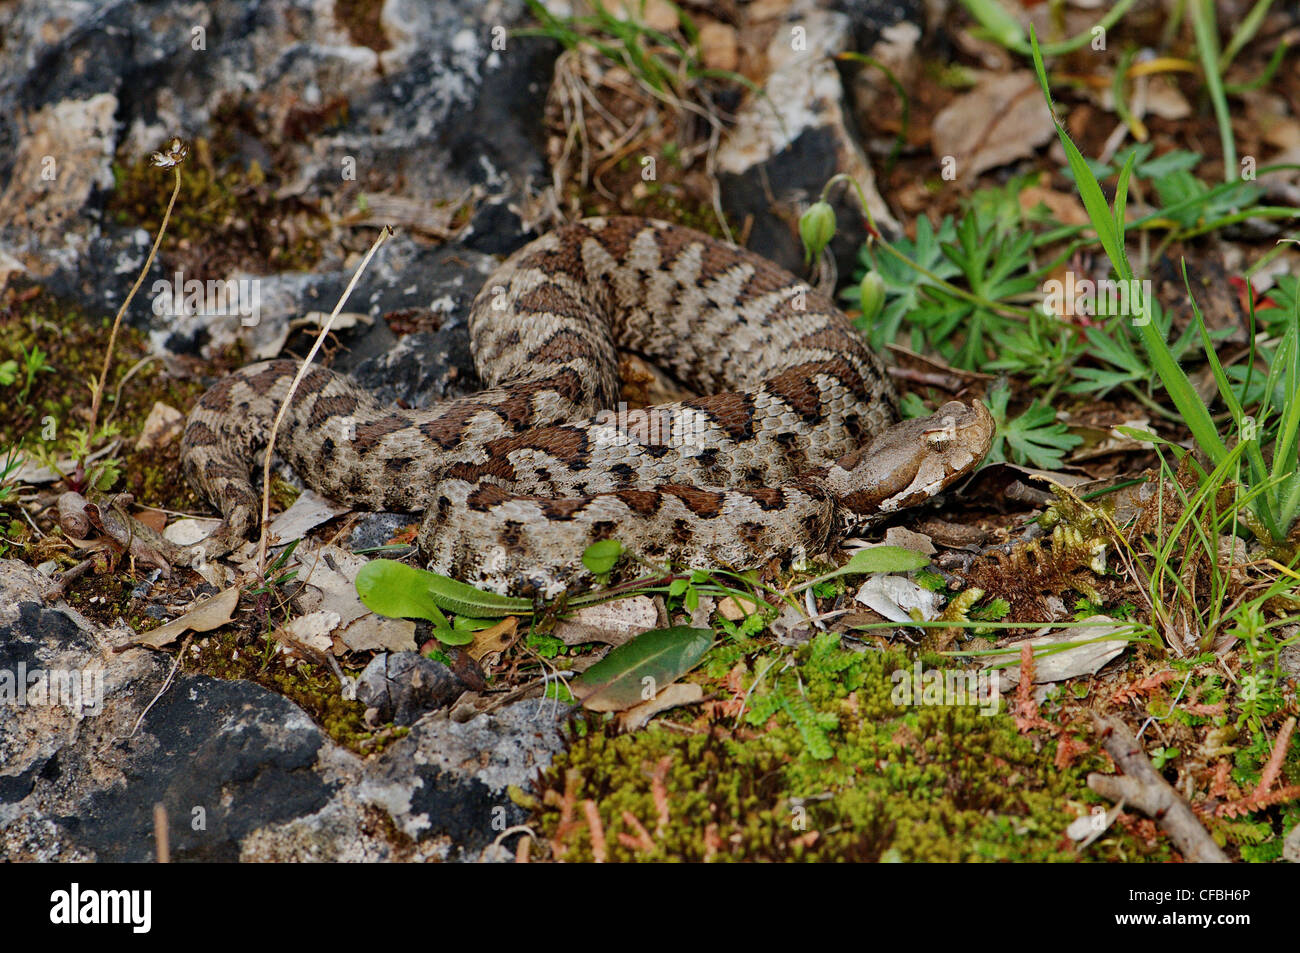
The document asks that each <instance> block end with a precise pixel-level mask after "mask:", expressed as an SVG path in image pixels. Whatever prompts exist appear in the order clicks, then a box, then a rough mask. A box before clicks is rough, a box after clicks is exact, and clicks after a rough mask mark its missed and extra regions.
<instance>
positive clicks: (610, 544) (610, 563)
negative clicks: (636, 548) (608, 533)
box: [582, 539, 623, 576]
mask: <svg viewBox="0 0 1300 953" xmlns="http://www.w3.org/2000/svg"><path fill="white" fill-rule="evenodd" d="M622 555H623V544H622V543H621V542H619V541H618V540H617V539H602V540H600V541H599V542H596V543H592V544H591V545H590V546H588V547H587V549H586V550H585V551H584V552H583V554H582V564H583V565H584V566H586V567H587V571H588V572H590V573H591V574H592V575H594V576H603V575H605V574H606V573H608V572H611V571H613V569H614V565H615V563H617V562H618V560H619V557H621V556H622Z"/></svg>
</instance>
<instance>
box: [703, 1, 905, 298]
mask: <svg viewBox="0 0 1300 953" xmlns="http://www.w3.org/2000/svg"><path fill="white" fill-rule="evenodd" d="M796 31H801V32H798V33H796ZM796 37H798V41H797V42H796ZM853 42H854V41H853V23H852V21H851V19H850V17H848V16H847V15H845V14H844V13H839V12H836V11H833V10H825V9H822V8H820V7H818V6H817V5H816V4H815V3H813V2H812V0H796V2H795V3H794V4H793V5H792V6H791V9H790V12H789V13H788V15H787V17H786V19H785V20H784V21H783V22H782V24H781V26H780V27H778V29H777V31H776V33H775V35H774V36H773V38H772V40H771V42H770V43H769V44H768V48H767V61H768V64H769V66H770V67H771V72H770V74H769V76H768V77H767V79H766V81H765V83H764V87H763V89H764V93H765V94H766V95H765V96H762V97H757V96H756V97H751V98H750V99H749V100H747V101H746V102H745V104H744V105H743V106H742V107H741V108H740V111H739V112H738V113H737V116H736V124H735V128H734V129H733V130H732V131H731V134H730V135H729V136H728V137H727V138H726V139H724V140H723V143H722V145H721V147H720V148H719V150H718V156H717V161H718V168H719V170H720V174H719V177H718V178H719V183H720V185H721V188H722V206H723V209H724V210H725V211H726V212H727V214H728V215H729V216H730V217H731V218H732V219H734V220H735V221H750V222H751V223H752V225H751V230H750V238H749V247H750V249H752V250H753V251H756V252H758V253H759V254H760V255H763V256H764V257H767V258H770V259H771V260H772V261H775V262H776V263H777V264H779V265H781V266H783V267H785V268H787V269H789V270H790V271H792V272H794V273H795V274H800V273H802V272H803V271H804V263H803V257H804V256H803V248H802V246H801V244H800V242H799V238H798V235H797V230H796V229H795V228H793V227H792V226H793V225H794V224H795V223H796V222H797V221H798V218H799V215H800V214H801V213H802V212H803V211H804V210H805V209H806V208H807V207H808V206H809V205H811V204H812V203H813V202H815V201H817V198H818V196H819V195H820V193H821V190H822V187H823V186H824V185H825V184H826V180H827V179H829V178H830V177H831V176H832V175H835V174H836V173H839V172H844V173H847V174H849V175H850V176H852V177H853V178H854V179H855V180H856V181H857V182H858V183H859V185H861V186H862V188H863V191H864V192H865V193H866V196H867V200H868V202H869V203H870V206H871V212H872V215H873V216H874V217H875V219H876V224H877V225H878V226H879V227H881V228H882V229H884V230H886V231H889V232H894V231H896V230H897V229H898V223H897V222H896V221H895V220H894V218H893V216H892V215H891V214H890V212H889V208H888V206H887V205H886V204H885V202H884V200H883V199H882V198H881V197H880V196H879V194H878V193H877V192H876V187H875V179H874V176H873V174H872V171H871V167H870V165H868V163H867V161H866V157H865V156H864V155H863V153H862V149H861V147H860V146H859V144H858V134H857V130H856V129H855V127H854V123H853V118H852V115H851V114H850V111H849V110H848V109H847V107H846V105H845V95H844V87H843V83H842V82H841V79H840V74H839V72H838V71H837V70H836V67H835V63H834V60H833V59H832V57H833V56H834V54H836V53H839V52H841V51H843V50H846V49H849V48H851V47H852V45H853ZM778 113H779V115H778ZM842 189H843V187H842V186H841V187H837V189H836V191H835V192H834V193H833V195H832V197H833V201H832V205H835V206H836V213H837V219H838V223H839V228H838V229H837V232H836V237H835V239H834V241H832V243H831V252H832V254H833V255H834V256H835V260H836V264H837V266H838V269H839V273H840V274H841V275H847V274H849V273H850V272H851V270H852V268H853V266H854V264H855V256H856V254H857V251H858V248H859V247H860V246H861V244H862V242H863V240H864V239H865V237H866V230H865V228H864V226H863V223H862V216H861V212H860V211H858V205H857V202H858V200H857V197H856V194H854V195H852V196H850V195H847V194H842V192H841V190H842Z"/></svg>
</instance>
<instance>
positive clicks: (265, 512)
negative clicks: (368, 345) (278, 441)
mask: <svg viewBox="0 0 1300 953" xmlns="http://www.w3.org/2000/svg"><path fill="white" fill-rule="evenodd" d="M392 234H393V229H392V228H391V227H390V226H388V225H385V226H384V227H383V228H381V229H380V230H379V236H378V237H377V238H376V239H375V241H374V244H372V245H371V246H370V250H369V251H368V252H366V257H365V258H363V259H361V264H360V265H358V266H357V270H356V271H355V272H354V273H353V275H352V280H351V281H349V282H348V286H347V287H346V288H344V289H343V296H342V297H341V298H339V301H338V304H336V305H334V310H333V311H331V312H330V316H329V317H328V318H327V319H326V320H325V323H324V324H322V325H321V329H320V333H319V334H318V335H316V340H315V342H314V343H313V344H312V346H311V350H310V351H308V352H307V356H306V357H305V358H303V361H302V364H300V365H299V366H298V373H297V374H295V375H294V377H293V381H292V383H290V384H289V391H288V393H286V394H285V395H284V401H283V402H282V403H281V404H280V412H279V413H277V414H276V415H275V423H273V424H272V425H271V433H270V436H269V437H268V438H267V441H266V459H265V460H264V461H263V462H262V523H261V534H260V535H259V536H258V540H257V571H258V573H259V574H265V572H266V543H267V536H268V535H269V532H270V529H269V527H268V525H267V524H268V522H269V514H270V512H271V457H272V455H273V454H274V452H275V435H276V434H277V433H278V432H279V430H280V424H281V423H282V422H283V421H284V415H285V414H286V413H288V411H289V403H290V402H291V401H292V400H293V395H294V393H295V392H296V391H297V390H298V385H299V384H300V383H302V379H303V377H304V376H306V374H307V368H309V367H311V362H312V360H313V359H314V358H315V357H316V355H317V353H318V352H319V351H320V349H321V345H322V344H324V343H325V336H326V335H327V334H329V331H330V327H331V326H333V324H334V319H335V318H337V317H338V316H339V312H340V311H342V310H343V305H344V304H346V303H347V300H348V296H349V295H351V294H352V289H353V288H355V287H356V286H357V282H358V281H359V280H360V279H361V274H362V272H364V271H365V270H366V266H367V265H369V264H370V259H371V258H373V257H374V256H375V252H377V251H378V250H379V246H381V245H382V244H383V243H384V242H386V241H387V240H388V239H389V237H390V236H392Z"/></svg>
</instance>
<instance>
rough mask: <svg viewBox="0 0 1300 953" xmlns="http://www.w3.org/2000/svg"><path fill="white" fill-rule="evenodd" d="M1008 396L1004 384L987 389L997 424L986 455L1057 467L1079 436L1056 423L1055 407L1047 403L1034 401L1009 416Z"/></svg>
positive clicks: (993, 457)
mask: <svg viewBox="0 0 1300 953" xmlns="http://www.w3.org/2000/svg"><path fill="white" fill-rule="evenodd" d="M1010 397H1011V391H1010V389H1009V388H1008V387H1006V385H1005V384H1003V385H1000V386H998V387H995V388H993V389H992V390H991V391H989V395H988V405H989V411H990V413H992V414H993V419H994V420H995V421H996V422H997V425H998V426H997V433H996V436H995V437H994V438H993V447H992V449H991V450H989V455H988V459H989V460H990V461H992V462H997V461H999V460H1007V459H1010V460H1012V461H1013V462H1015V463H1020V464H1028V465H1030V466H1034V467H1038V468H1039V469H1040V470H1055V469H1058V468H1059V467H1060V466H1061V463H1062V461H1063V460H1064V458H1065V454H1066V452H1067V451H1069V450H1070V449H1072V448H1074V447H1076V446H1078V445H1079V444H1080V443H1082V442H1083V438H1082V437H1079V436H1077V435H1075V434H1072V433H1070V432H1069V428H1068V427H1067V426H1066V425H1065V424H1062V423H1057V422H1056V411H1054V410H1052V408H1051V407H1049V406H1047V405H1046V404H1040V403H1038V402H1036V401H1035V402H1034V403H1033V404H1031V405H1030V406H1029V408H1028V409H1027V410H1025V412H1024V413H1023V414H1021V415H1020V416H1019V417H1017V418H1015V419H1014V420H1009V419H1008V418H1007V403H1008V401H1009V400H1010ZM1008 451H1010V452H1008Z"/></svg>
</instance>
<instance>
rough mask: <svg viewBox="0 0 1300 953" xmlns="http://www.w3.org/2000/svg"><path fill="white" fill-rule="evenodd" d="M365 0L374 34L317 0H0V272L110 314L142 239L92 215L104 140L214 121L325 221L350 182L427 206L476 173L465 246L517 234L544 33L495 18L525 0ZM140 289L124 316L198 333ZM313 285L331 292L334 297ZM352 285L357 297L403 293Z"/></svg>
mask: <svg viewBox="0 0 1300 953" xmlns="http://www.w3.org/2000/svg"><path fill="white" fill-rule="evenodd" d="M381 9H382V12H381V14H380V17H381V19H380V22H379V24H378V28H377V31H376V35H378V36H380V37H381V38H382V42H379V43H376V46H383V47H385V48H383V49H382V50H379V51H377V50H376V49H372V48H371V47H370V46H366V45H362V44H361V43H360V42H358V40H357V39H356V38H355V37H354V36H353V35H352V33H351V28H350V27H349V25H348V24H347V23H345V22H342V21H340V20H339V19H337V18H336V17H337V12H338V11H337V10H336V9H335V10H332V8H331V7H329V6H328V5H327V6H326V7H324V8H322V7H321V5H320V4H319V3H317V2H315V0H277V2H264V0H259V2H245V0H213V2H210V3H195V2H185V0H159V2H155V3H150V4H138V3H129V2H121V0H119V2H110V3H106V4H102V5H96V4H86V3H81V2H72V0H21V2H18V3H15V4H10V5H6V6H5V7H4V9H2V10H0V32H3V35H4V36H5V40H6V41H5V43H4V44H3V45H0V77H3V78H2V79H0V183H7V185H6V186H5V187H3V188H0V285H3V283H4V282H5V281H6V279H7V277H9V276H10V275H12V274H15V273H17V274H22V273H25V274H26V275H28V276H29V277H33V278H36V279H38V280H41V281H42V282H43V283H45V284H46V286H47V287H48V288H49V289H50V290H51V291H53V292H54V293H56V294H60V295H66V296H69V297H72V298H75V299H77V300H79V301H80V302H81V303H82V304H83V305H85V306H86V307H87V308H89V309H92V310H96V311H104V310H108V311H110V313H111V311H112V310H113V309H115V308H116V307H117V306H118V304H119V303H120V302H121V300H122V296H123V295H124V294H125V292H126V290H127V288H129V286H130V284H131V280H132V279H133V278H134V275H135V272H136V271H138V269H139V267H140V265H141V264H142V262H143V260H144V257H145V254H146V253H147V250H148V245H149V241H150V239H151V238H152V236H145V235H142V234H140V233H138V231H137V230H131V229H124V228H122V227H121V226H119V225H117V224H116V223H115V222H113V221H111V220H110V219H108V218H106V216H105V215H104V208H105V201H106V198H107V196H108V195H109V193H110V192H111V189H112V186H113V174H112V161H113V159H114V156H115V154H116V153H117V152H118V150H119V148H121V147H125V151H126V154H128V155H130V156H136V157H139V158H144V157H145V156H146V155H147V154H148V152H149V151H151V150H154V149H157V148H159V147H160V146H161V145H162V144H163V142H164V140H165V139H166V138H167V137H170V136H172V135H179V136H181V137H184V138H188V139H193V138H195V137H197V136H200V135H202V136H207V137H209V138H211V137H212V136H213V135H214V134H216V133H218V132H224V133H226V134H227V139H228V140H233V141H234V147H235V158H236V159H237V161H240V162H242V163H243V164H244V165H245V166H247V165H249V164H250V163H251V162H253V161H257V162H258V163H259V164H260V165H261V167H262V168H263V169H264V170H267V171H268V172H269V173H270V174H271V175H272V176H279V177H280V178H279V179H278V180H277V181H278V183H279V184H278V188H279V191H280V192H281V193H282V194H283V195H286V196H289V197H292V198H293V199H294V200H295V201H297V202H300V203H301V204H302V205H303V206H304V207H305V208H309V209H315V210H317V211H319V212H320V213H322V214H323V215H324V216H326V217H328V218H329V219H331V220H332V221H338V220H339V218H340V217H341V216H342V215H343V214H344V212H346V211H348V210H350V209H353V208H354V207H355V206H356V204H357V200H358V197H359V196H360V195H361V194H363V193H366V192H369V193H370V194H377V193H384V194H390V195H393V196H397V197H400V198H402V199H404V200H407V201H408V202H410V203H412V204H413V205H415V206H424V207H430V208H431V207H434V206H436V205H439V204H443V203H446V202H448V201H455V200H457V199H458V198H459V197H461V196H462V195H463V194H464V193H465V192H466V190H467V189H469V188H471V187H474V188H476V189H477V190H478V191H479V194H481V195H483V196H485V197H486V198H487V199H488V204H487V205H485V206H484V210H483V211H481V212H480V214H479V215H478V216H477V219H476V222H475V226H474V228H473V229H471V230H470V235H471V236H472V240H473V245H474V247H477V248H482V249H484V250H489V251H494V250H497V249H505V248H510V247H512V246H514V245H516V244H517V243H519V242H520V241H521V240H522V235H521V233H522V232H524V231H526V230H525V229H524V228H523V225H522V223H521V222H520V221H519V219H518V217H517V216H515V215H513V214H511V213H510V212H509V206H508V204H507V202H506V200H507V199H508V198H509V197H512V196H516V197H527V196H528V195H529V194H530V193H531V191H532V190H533V189H534V188H540V187H542V186H544V185H545V184H546V182H547V181H548V179H549V176H548V173H547V168H546V161H545V157H544V153H543V138H544V134H543V127H542V111H541V110H540V109H538V108H536V104H537V103H538V102H540V101H542V99H543V98H544V96H545V91H546V89H547V86H548V85H549V82H550V74H551V70H552V68H553V64H554V59H555V57H556V55H557V54H558V52H559V50H558V45H557V44H555V43H554V42H552V41H549V40H546V39H543V38H527V37H519V36H513V35H511V34H510V33H509V32H508V31H510V30H511V29H513V28H514V27H516V26H517V25H518V24H519V23H520V22H521V20H522V19H523V18H524V16H525V14H526V8H525V5H524V4H523V2H522V0H494V2H490V3H480V2H477V0H438V2H433V3H422V2H417V0H400V2H397V0H389V2H387V3H385V4H383V5H382V8H381ZM331 12H333V13H334V14H335V15H330V14H331ZM367 42H373V41H372V40H367ZM503 42H504V43H505V44H506V45H505V48H504V49H502V48H500V46H501V44H502V43H503ZM232 115H234V116H235V117H236V119H233V120H232V118H231V117H232ZM322 117H327V118H322ZM245 126H247V127H248V128H245ZM254 130H255V131H254ZM49 158H52V159H53V161H54V162H55V168H56V170H57V178H56V179H55V180H54V182H55V184H54V185H51V181H50V180H49V178H48V174H47V170H46V164H47V160H48V159H49ZM191 161H194V160H193V159H191ZM349 165H350V166H351V167H352V168H353V169H354V170H355V175H351V174H349V172H347V171H345V169H347V168H348V166H349ZM160 182H161V183H162V184H160V187H159V188H160V202H161V201H163V200H164V199H165V191H166V180H165V177H160ZM184 201H185V199H184V196H182V198H181V202H182V203H183V202H184ZM332 228H333V229H334V231H333V232H332V237H333V238H335V239H338V241H331V234H325V235H323V236H320V237H321V238H322V241H323V244H324V245H325V247H326V260H325V262H323V263H322V264H323V270H325V271H338V272H341V271H342V269H341V268H340V264H341V262H342V261H343V258H344V256H345V255H346V254H347V252H346V247H345V246H344V245H343V239H345V238H347V237H350V236H348V235H347V233H346V232H345V231H344V230H343V229H344V228H346V226H342V225H335V226H332ZM506 231H508V232H509V233H510V234H503V232H506ZM166 257H167V249H166V248H164V253H163V255H161V256H160V258H161V259H162V260H160V261H159V262H157V263H155V265H154V267H153V269H152V271H151V274H150V275H149V279H148V280H149V282H150V283H151V282H152V281H153V280H154V279H157V278H166V277H170V275H169V274H168V268H167V266H166ZM415 264H416V265H418V264H419V263H418V262H416V263H415ZM187 277H194V276H187ZM200 277H204V278H212V277H218V278H224V277H227V276H226V275H205V276H200ZM346 277H350V274H349V275H346V276H344V280H346ZM423 280H424V276H423V275H421V274H420V273H419V271H418V269H417V270H415V271H405V272H403V273H402V274H401V278H400V283H396V282H395V283H393V284H392V285H391V288H392V289H393V290H394V291H396V290H399V289H404V288H406V287H408V286H410V285H412V284H415V285H417V286H418V285H419V284H420V283H421V282H422V281H423ZM327 284H329V285H330V288H329V289H328V290H333V288H334V286H335V285H336V284H337V285H338V287H340V288H341V284H338V283H337V282H336V281H330V282H327ZM149 288H150V285H149V284H146V285H145V286H144V290H145V292H146V293H143V294H141V295H140V296H138V298H137V299H136V300H135V301H134V302H133V303H132V309H131V313H130V316H131V319H132V320H133V322H135V323H137V324H139V325H142V326H147V327H150V328H151V329H152V330H154V331H155V332H157V333H159V334H164V335H165V334H169V333H171V332H172V331H173V330H174V336H173V337H172V339H171V340H169V341H164V342H160V343H166V344H168V345H169V346H171V347H176V348H180V347H182V346H185V345H187V344H188V345H190V346H193V345H194V344H195V343H197V344H204V343H206V342H205V341H204V340H203V338H202V335H201V334H199V333H197V332H196V331H195V330H194V329H187V328H180V329H172V328H171V327H170V324H171V322H172V319H171V318H170V317H166V318H165V319H164V320H159V318H158V317H157V316H155V315H154V314H153V312H152V308H151V303H150V300H149V294H148V293H147V292H148V290H149ZM319 291H320V296H321V298H323V299H328V303H327V304H326V305H325V309H326V310H328V308H329V307H330V306H331V305H332V304H333V297H331V296H330V295H329V294H328V293H327V289H326V288H325V287H321V288H320V289H319ZM388 297H389V298H395V297H400V295H396V294H394V295H391V296H388ZM368 298H369V300H367V301H366V302H365V304H366V307H367V308H368V309H371V310H372V313H377V312H378V310H379V309H382V308H384V307H390V308H391V307H406V306H409V305H408V304H396V303H391V302H390V301H389V300H388V298H386V297H385V296H384V295H382V294H381V295H375V296H368ZM297 306H298V308H299V309H300V310H301V309H307V308H310V307H311V305H310V302H308V301H306V300H304V301H300V302H298V305H297Z"/></svg>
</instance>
